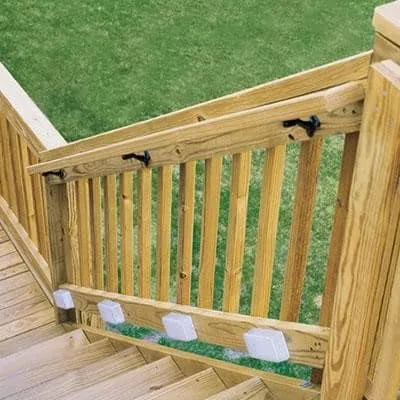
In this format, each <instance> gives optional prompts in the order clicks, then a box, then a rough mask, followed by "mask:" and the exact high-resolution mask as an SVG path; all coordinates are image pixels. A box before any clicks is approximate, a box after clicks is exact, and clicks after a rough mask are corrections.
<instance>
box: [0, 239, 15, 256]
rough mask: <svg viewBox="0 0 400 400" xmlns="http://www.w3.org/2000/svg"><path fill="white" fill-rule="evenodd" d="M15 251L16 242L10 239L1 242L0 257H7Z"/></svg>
mask: <svg viewBox="0 0 400 400" xmlns="http://www.w3.org/2000/svg"><path fill="white" fill-rule="evenodd" d="M14 251H15V247H14V244H13V243H12V242H11V240H9V241H8V242H4V243H1V244H0V257H5V256H7V255H9V254H11V253H13V252H14Z"/></svg>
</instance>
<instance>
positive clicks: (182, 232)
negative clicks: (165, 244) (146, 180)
mask: <svg viewBox="0 0 400 400" xmlns="http://www.w3.org/2000/svg"><path fill="white" fill-rule="evenodd" d="M195 185H196V162H195V161H191V162H188V163H185V164H181V165H180V167H179V227H178V257H177V268H176V270H177V285H176V302H177V303H178V304H190V291H191V282H192V255H193V254H192V253H193V224H194V200H195Z"/></svg>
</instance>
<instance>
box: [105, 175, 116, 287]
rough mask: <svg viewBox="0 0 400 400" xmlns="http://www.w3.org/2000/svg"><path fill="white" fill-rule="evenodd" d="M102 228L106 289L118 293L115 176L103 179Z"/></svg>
mask: <svg viewBox="0 0 400 400" xmlns="http://www.w3.org/2000/svg"><path fill="white" fill-rule="evenodd" d="M104 226H105V229H104V238H105V255H106V283H107V286H106V287H107V290H108V291H109V292H118V254H117V185H116V177H115V175H108V176H105V177H104Z"/></svg>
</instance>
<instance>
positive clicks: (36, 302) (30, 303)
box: [0, 295, 50, 327]
mask: <svg viewBox="0 0 400 400" xmlns="http://www.w3.org/2000/svg"><path fill="white" fill-rule="evenodd" d="M49 309H50V304H49V302H48V301H47V300H46V299H45V298H44V296H43V295H38V296H36V297H33V298H31V299H29V300H26V301H23V302H20V303H18V304H15V305H13V306H11V307H7V308H5V309H3V310H1V311H0V327H4V325H6V324H9V323H11V322H14V321H17V320H20V319H21V320H22V319H24V318H26V317H28V316H29V315H32V314H35V313H39V312H41V311H45V310H49Z"/></svg>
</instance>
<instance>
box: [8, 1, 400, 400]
mask: <svg viewBox="0 0 400 400" xmlns="http://www.w3.org/2000/svg"><path fill="white" fill-rule="evenodd" d="M391 7H394V8H391ZM396 7H397V5H396V3H395V4H394V5H388V6H383V7H381V8H378V9H377V11H376V14H375V15H376V16H375V24H376V27H377V29H378V31H379V33H378V34H377V40H376V46H375V48H374V53H373V54H372V53H371V52H368V53H364V54H360V55H358V56H355V57H351V58H348V59H345V60H342V61H338V62H336V63H333V64H329V65H326V66H323V67H319V68H316V69H314V70H310V71H306V72H303V73H301V74H297V75H295V76H292V77H288V78H284V79H281V80H278V81H274V82H271V83H268V84H265V85H261V86H259V87H256V88H253V89H249V90H246V91H242V92H239V93H236V94H234V95H230V96H226V97H224V98H221V99H217V100H213V101H210V102H207V103H204V104H200V105H197V106H193V107H189V108H187V109H184V110H181V111H177V112H174V113H171V114H169V115H166V116H162V117H158V118H155V119H153V120H150V121H145V122H140V123H137V124H134V125H130V126H128V127H124V128H121V129H117V130H114V131H112V132H108V133H105V134H102V135H99V136H95V137H92V138H88V139H84V140H81V141H78V142H74V143H71V144H66V143H65V142H64V140H63V139H62V138H61V137H60V136H59V134H58V133H57V131H56V130H55V129H54V128H53V127H52V126H51V124H50V123H49V122H48V121H47V120H46V119H45V117H44V116H43V115H42V114H41V113H40V112H39V111H38V109H37V107H36V106H34V104H33V103H32V102H31V101H30V100H29V98H28V97H27V96H26V95H25V94H24V93H23V92H22V90H21V89H20V87H19V86H18V84H17V83H16V82H15V81H14V80H13V78H11V76H10V75H9V74H8V72H7V71H6V70H5V68H4V67H2V68H1V70H0V77H1V78H2V79H1V83H0V89H1V90H0V92H1V93H0V95H1V97H0V100H1V102H0V117H1V129H0V132H1V140H0V153H1V159H0V167H1V168H0V217H1V220H2V222H3V223H4V224H5V225H6V228H7V227H8V229H9V231H10V232H12V233H13V236H14V239H15V240H16V241H17V242H18V243H20V246H21V247H20V251H21V252H25V253H27V254H28V257H30V256H29V255H31V256H32V255H33V256H32V257H33V260H34V262H31V265H33V269H34V270H35V271H36V273H37V275H38V276H39V277H41V279H42V280H43V282H44V285H45V286H46V287H47V288H48V290H50V289H49V287H50V285H49V281H50V276H49V275H50V274H51V284H52V288H53V289H55V288H58V287H64V288H67V289H68V290H70V292H71V293H72V295H73V297H74V303H75V307H76V311H77V317H78V322H82V323H87V324H95V323H97V321H98V318H97V317H98V311H97V307H96V306H97V303H98V301H100V300H102V299H104V298H108V299H113V300H116V301H118V302H119V303H120V304H121V305H122V308H123V310H124V314H125V316H126V319H127V321H129V322H133V323H136V324H138V325H142V326H146V327H150V328H154V329H159V330H161V329H162V323H161V317H162V316H163V315H164V314H165V313H167V312H169V311H171V310H174V311H178V312H182V313H186V314H189V315H191V316H192V318H193V321H194V324H195V327H196V330H197V333H198V336H199V339H200V340H203V341H206V342H210V343H215V344H220V345H224V346H228V347H233V348H238V349H244V348H245V346H244V342H243V337H242V336H243V333H245V332H246V331H247V330H248V329H249V328H250V327H253V326H257V327H266V328H272V329H279V330H281V331H282V332H283V333H284V335H285V338H286V340H287V343H288V347H289V352H290V359H291V361H294V362H299V363H302V364H306V365H309V366H312V367H314V368H316V370H314V374H313V379H314V382H316V383H318V380H319V379H322V388H321V392H322V396H323V398H324V399H337V398H343V399H344V398H346V399H349V400H351V399H359V398H361V396H362V395H363V394H366V395H367V396H368V398H371V399H383V398H389V397H385V396H386V395H388V396H391V395H392V394H393V393H395V391H396V390H397V389H398V388H399V387H400V371H399V367H398V366H397V365H396V366H395V365H393V363H395V362H396V360H397V361H398V359H397V358H396V357H399V352H398V351H393V347H395V344H396V343H398V342H397V340H398V334H397V332H398V326H399V324H398V320H396V318H395V316H396V315H397V314H396V313H398V310H399V307H400V305H399V301H398V299H399V296H398V294H397V291H396V286H395V285H396V284H397V282H398V275H399V268H398V263H397V261H398V253H399V251H398V250H399V248H400V246H399V245H398V244H399V243H398V239H399V235H398V221H399V216H400V207H399V204H400V202H399V198H398V175H399V173H400V172H399V171H398V168H399V167H398V165H399V163H398V161H399V160H398V159H399V154H400V150H399V148H400V142H399V141H398V137H397V136H396V132H397V131H398V130H399V129H400V126H398V125H399V122H398V120H397V119H396V116H397V111H396V110H397V109H398V105H399V104H400V98H399V93H400V92H399V88H398V81H399V80H400V70H399V67H398V66H397V65H396V64H395V63H393V62H392V61H384V62H382V63H376V64H374V65H373V66H372V67H370V64H371V56H372V60H373V61H374V62H377V61H380V60H384V59H387V58H388V56H390V58H393V59H394V60H398V59H399V60H400V55H399V54H400V50H399V47H400V40H398V37H399V33H398V28H397V27H395V26H393V23H392V18H391V16H392V14H393V13H396V12H397V11H396V10H397V8H396ZM385 36H387V37H390V39H391V42H390V41H388V40H387V39H386V38H385ZM366 92H367V95H366ZM364 98H366V99H365V104H364ZM311 116H313V117H314V116H316V117H317V118H318V120H319V121H320V126H315V128H316V129H315V131H314V129H313V128H312V126H311V125H312V124H311V122H314V123H315V118H312V119H310V117H311ZM309 119H310V121H311V122H310V124H309V125H307V124H305V123H304V122H307V121H308V120H309ZM299 121H303V122H300V123H299ZM307 127H308V130H307V129H306V128H307ZM359 132H360V134H359ZM337 133H341V134H343V135H344V136H343V137H344V144H343V147H342V148H343V151H342V156H341V167H340V173H339V179H338V191H337V202H336V204H332V205H331V206H332V207H333V208H334V212H333V213H332V218H331V223H332V229H331V236H330V241H329V250H328V251H327V255H326V258H323V257H321V261H320V264H321V266H322V268H325V269H326V273H325V274H323V273H322V274H321V275H320V276H322V278H321V279H320V282H319V284H320V285H322V286H323V287H324V291H323V296H322V305H321V311H320V315H319V324H316V323H314V324H302V323H299V322H298V320H299V314H300V310H301V304H302V297H303V292H304V282H305V279H306V277H307V269H306V268H307V262H308V252H309V248H310V243H311V241H312V237H311V232H312V223H313V219H314V217H315V204H316V200H317V197H318V190H324V189H325V188H324V187H323V184H322V183H321V181H319V176H320V168H321V156H322V152H323V148H324V147H327V146H329V145H330V143H331V142H330V141H331V140H332V138H331V137H332V136H334V135H336V134H337ZM292 148H297V149H298V165H297V167H295V168H293V169H292V173H294V174H295V176H296V179H295V183H294V192H293V198H294V202H293V210H292V217H291V226H290V234H289V235H288V241H287V252H286V254H287V261H286V265H285V268H284V271H285V273H284V277H282V279H281V280H282V281H283V289H282V295H281V299H280V309H279V311H278V314H279V319H278V318H277V317H278V315H276V319H268V318H266V317H267V316H268V315H271V314H272V315H273V313H274V310H271V299H272V298H273V293H274V292H273V290H272V282H273V279H274V278H273V274H274V273H276V272H277V268H276V262H275V260H276V257H275V255H276V252H277V250H279V251H280V252H282V249H281V248H277V237H278V236H279V234H280V233H279V232H280V231H279V229H280V225H279V215H280V213H281V212H282V201H281V194H282V190H283V188H284V182H285V170H286V168H288V167H287V166H285V155H286V153H287V152H288V151H291V149H292ZM256 158H257V159H258V160H260V159H261V160H262V164H263V170H262V172H258V173H261V177H260V178H257V177H256V176H255V174H254V173H252V171H254V170H252V166H253V164H252V160H253V159H256ZM29 174H31V175H29ZM256 178H257V179H258V180H257V179H256ZM10 182H15V186H13V185H10ZM44 182H45V183H44ZM10 186H12V187H10ZM320 186H321V187H320ZM254 198H256V199H257V200H256V201H253V199H254ZM228 199H229V201H227V200H228ZM225 204H229V210H226V209H224V205H225ZM249 204H251V206H252V207H253V206H254V204H256V207H257V208H258V218H256V219H252V220H251V221H250V222H249V221H248V216H249ZM253 214H257V213H254V212H253ZM328 223H329V222H328ZM45 227H48V231H47V230H46V228H45ZM224 227H226V229H225V228H224ZM250 229H252V230H253V231H256V232H257V234H256V235H255V236H254V237H255V240H254V241H253V243H249V241H248V236H249V235H248V233H249V230H250ZM175 238H176V239H175ZM217 249H218V251H217ZM248 252H250V253H252V254H254V257H250V258H249V257H246V254H247V253H248ZM49 256H50V258H49ZM49 260H50V265H51V268H50V269H49V268H48V266H47V262H46V261H49ZM244 260H245V262H244ZM248 260H252V264H250V263H248ZM221 268H222V269H223V271H224V273H223V277H224V278H223V282H221V281H220V280H219V279H220V278H218V276H220V275H218V274H217V275H216V270H217V269H221ZM243 274H245V275H244V276H245V279H242V277H243ZM249 282H251V283H249ZM249 290H251V291H252V296H251V303H250V304H249V305H248V307H247V308H246V307H244V308H241V296H242V294H243V292H245V291H249ZM275 300H276V299H275V298H274V301H275ZM244 313H245V314H250V315H243V314H244ZM315 322H317V321H315ZM391 346H392V347H391ZM391 350H392V351H391ZM390 362H391V363H392V364H391V367H389V364H390ZM322 368H324V373H323V378H321V376H319V375H321V371H320V370H321V369H322ZM389 370H390V371H392V379H387V378H385V376H386V375H385V374H388V373H389V372H388V371H389ZM288 385H289V383H288ZM293 390H295V393H296V394H299V396H300V394H301V388H298V387H297V388H296V389H293ZM293 393H294V392H293ZM382 393H384V395H383V396H384V397H379V396H381V395H382ZM299 398H306V397H299Z"/></svg>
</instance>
